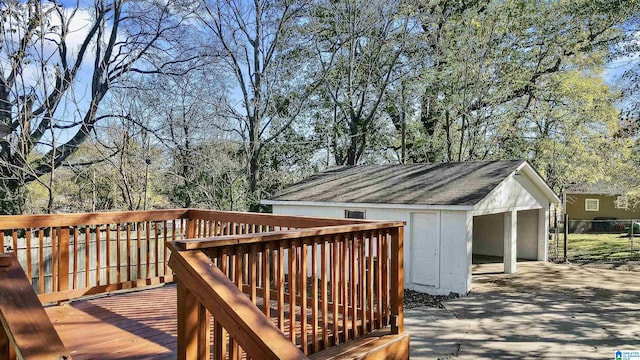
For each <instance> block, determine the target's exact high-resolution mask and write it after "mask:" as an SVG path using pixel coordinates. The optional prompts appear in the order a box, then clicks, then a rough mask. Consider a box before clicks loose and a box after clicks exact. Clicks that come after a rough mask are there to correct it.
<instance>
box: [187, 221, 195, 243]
mask: <svg viewBox="0 0 640 360" xmlns="http://www.w3.org/2000/svg"><path fill="white" fill-rule="evenodd" d="M186 236H187V239H195V238H196V220H195V219H191V218H188V219H187V234H186Z"/></svg>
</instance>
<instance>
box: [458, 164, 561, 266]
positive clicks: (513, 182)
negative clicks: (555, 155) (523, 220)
mask: <svg viewBox="0 0 640 360" xmlns="http://www.w3.org/2000/svg"><path fill="white" fill-rule="evenodd" d="M558 203H560V198H559V197H558V196H557V195H556V194H555V192H554V191H553V190H552V189H551V188H550V187H549V186H548V185H547V183H546V182H545V181H544V180H543V179H542V177H541V176H540V175H539V174H538V172H537V171H536V170H535V169H533V168H532V167H531V166H530V165H529V164H528V163H526V162H525V163H523V164H521V165H520V166H519V167H518V168H517V169H516V170H515V171H513V172H512V173H511V174H510V175H509V176H508V177H506V178H505V179H504V180H503V181H502V182H501V183H500V184H499V185H498V186H496V187H495V188H494V189H493V190H492V191H491V192H490V193H489V194H488V195H487V196H486V197H485V198H483V199H482V200H480V201H479V202H478V203H477V204H476V205H475V206H474V209H473V210H472V211H471V216H472V218H473V217H474V216H480V215H491V214H503V224H502V226H503V241H504V247H503V249H504V251H503V261H504V272H505V273H507V274H509V273H514V272H516V270H517V246H518V212H519V211H526V210H537V211H538V216H537V222H538V223H537V234H538V236H537V249H538V251H537V260H539V261H546V260H547V256H548V235H547V234H548V233H549V222H548V219H549V207H550V204H558ZM496 226H499V225H498V224H496ZM472 232H473V230H472ZM471 238H472V240H471V241H473V234H471ZM470 248H472V245H470ZM471 252H473V249H471ZM470 255H471V254H470ZM469 257H470V258H471V256H469ZM469 273H471V264H470V266H469Z"/></svg>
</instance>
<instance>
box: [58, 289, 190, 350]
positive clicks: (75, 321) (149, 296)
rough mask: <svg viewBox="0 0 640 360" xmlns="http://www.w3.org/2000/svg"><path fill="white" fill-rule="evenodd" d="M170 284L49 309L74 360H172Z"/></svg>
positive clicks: (173, 316)
mask: <svg viewBox="0 0 640 360" xmlns="http://www.w3.org/2000/svg"><path fill="white" fill-rule="evenodd" d="M175 291H176V289H175V285H167V286H163V287H159V288H154V289H149V290H144V291H135V292H130V293H124V294H116V295H112V296H106V297H100V298H94V299H89V300H81V301H75V302H72V303H69V304H65V305H62V306H51V307H48V308H46V312H47V314H48V315H49V318H51V321H52V322H53V325H54V326H55V328H56V330H57V331H58V334H59V335H60V337H61V338H62V341H63V342H64V344H65V346H66V347H67V349H68V350H69V351H70V352H71V356H72V357H73V359H74V360H79V359H134V360H137V359H140V360H141V359H175V358H176V345H177V342H176V339H177V333H176V292H175Z"/></svg>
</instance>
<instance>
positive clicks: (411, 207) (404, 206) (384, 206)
mask: <svg viewBox="0 0 640 360" xmlns="http://www.w3.org/2000/svg"><path fill="white" fill-rule="evenodd" d="M260 203H261V204H262V205H291V206H329V207H348V208H370V209H371V208H374V209H408V210H457V211H470V210H473V205H420V204H376V203H349V202H321V201H286V200H261V201H260Z"/></svg>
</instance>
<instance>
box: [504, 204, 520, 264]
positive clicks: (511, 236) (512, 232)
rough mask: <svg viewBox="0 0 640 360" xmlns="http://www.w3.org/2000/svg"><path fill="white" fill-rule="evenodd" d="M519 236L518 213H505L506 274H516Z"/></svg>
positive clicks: (512, 211)
mask: <svg viewBox="0 0 640 360" xmlns="http://www.w3.org/2000/svg"><path fill="white" fill-rule="evenodd" d="M517 234H518V212H517V211H515V210H511V211H508V212H506V213H504V259H503V261H504V273H505V274H513V273H515V272H516V261H517V255H518V251H517V250H518V246H517V242H516V241H517V240H516V239H517Z"/></svg>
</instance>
